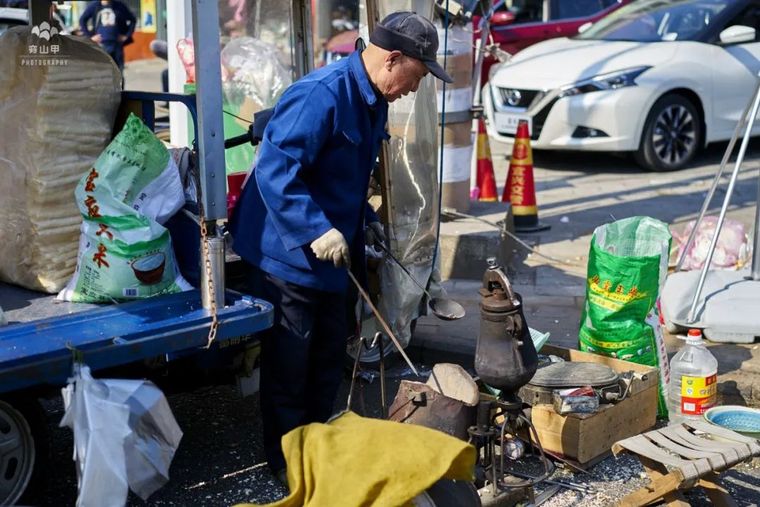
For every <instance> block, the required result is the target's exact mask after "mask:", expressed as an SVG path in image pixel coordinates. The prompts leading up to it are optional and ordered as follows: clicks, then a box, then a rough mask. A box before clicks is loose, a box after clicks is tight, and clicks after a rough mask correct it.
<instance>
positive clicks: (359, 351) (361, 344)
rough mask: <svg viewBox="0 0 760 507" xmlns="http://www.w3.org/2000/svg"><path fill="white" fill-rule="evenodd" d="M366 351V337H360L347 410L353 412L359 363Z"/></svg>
mask: <svg viewBox="0 0 760 507" xmlns="http://www.w3.org/2000/svg"><path fill="white" fill-rule="evenodd" d="M363 350H364V337H363V336H359V347H358V351H357V352H356V359H354V368H353V371H352V372H351V387H350V388H349V389H348V400H346V410H351V398H352V397H353V395H354V384H356V374H357V373H358V370H359V361H360V360H361V358H362V351H363Z"/></svg>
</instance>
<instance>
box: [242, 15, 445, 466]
mask: <svg viewBox="0 0 760 507" xmlns="http://www.w3.org/2000/svg"><path fill="white" fill-rule="evenodd" d="M437 49H438V34H437V31H436V29H435V27H434V26H433V24H432V23H431V22H430V21H429V20H427V19H425V18H423V17H422V16H419V15H417V14H415V13H412V12H396V13H393V14H391V15H389V16H388V17H386V18H385V19H384V20H383V21H382V22H381V23H379V24H378V26H377V27H376V28H375V30H374V31H373V33H372V36H371V37H370V44H369V45H368V46H367V48H366V49H365V50H364V51H362V52H358V51H357V52H354V53H353V54H352V55H351V56H349V57H348V58H344V59H342V60H340V61H338V62H335V63H333V64H330V65H328V66H326V67H322V68H321V69H319V70H317V71H314V72H312V73H311V74H309V75H307V76H305V77H304V78H303V79H301V80H299V81H297V82H295V83H294V84H293V85H291V86H290V87H289V88H288V89H287V90H286V91H285V93H284V94H283V95H282V97H281V98H280V100H279V102H278V103H277V105H276V106H275V109H274V114H273V116H272V118H271V120H270V121H269V124H268V126H267V128H266V130H265V132H264V139H263V140H262V142H261V144H260V145H259V148H258V159H257V162H256V166H255V168H254V169H253V173H252V175H251V177H250V178H249V179H248V182H247V183H246V185H245V187H244V189H243V192H242V195H241V197H240V200H239V201H238V204H237V206H236V207H235V213H234V214H233V217H232V220H231V224H230V226H231V228H230V231H231V233H232V236H233V237H234V246H233V248H234V249H235V251H236V252H237V253H238V254H239V255H240V256H241V257H242V259H243V260H244V261H245V262H246V263H248V264H249V269H250V271H251V284H250V290H251V293H252V294H253V295H256V296H258V297H261V298H262V299H265V300H267V301H269V302H271V303H272V304H273V305H274V308H275V317H274V325H273V327H272V328H271V329H269V330H267V331H266V332H265V333H264V334H263V336H262V339H261V343H262V353H261V413H262V418H263V423H264V448H265V451H266V456H267V461H268V464H269V467H270V468H271V469H272V471H273V473H275V474H276V475H277V476H278V478H280V479H281V480H282V479H283V477H284V470H285V459H284V457H283V452H282V448H281V444H280V441H281V438H282V436H283V435H284V434H285V433H287V432H289V431H290V430H292V429H294V428H296V427H298V426H301V425H304V424H308V423H312V422H325V421H327V419H328V418H329V417H330V416H331V415H332V414H333V405H334V403H335V397H336V395H337V392H338V387H339V385H340V381H341V375H342V372H343V358H344V356H345V351H346V343H347V338H348V337H349V335H351V334H353V330H351V329H349V324H348V322H347V316H346V314H347V312H346V307H347V299H348V297H347V291H348V281H349V280H348V273H347V272H346V269H353V271H354V273H356V277H357V278H358V279H360V280H361V279H365V278H366V277H365V276H364V273H365V258H364V245H365V228H366V235H367V236H370V235H372V236H374V237H375V238H377V239H380V240H382V237H381V236H382V226H381V225H380V223H379V221H378V218H377V216H376V215H375V214H374V212H373V211H372V209H371V208H370V207H369V205H368V204H367V187H368V184H369V179H370V173H371V172H372V169H373V167H374V164H375V160H376V158H377V155H378V151H379V149H380V145H381V143H382V141H383V140H384V139H387V137H388V135H387V133H386V132H385V124H386V120H387V118H388V103H389V102H393V101H394V100H396V99H398V98H400V97H402V96H404V95H406V94H408V93H410V92H415V91H417V87H418V86H419V84H420V81H421V80H422V79H423V78H424V77H425V76H426V75H427V74H428V72H430V73H432V74H433V75H435V76H436V77H438V78H439V79H442V80H444V81H446V82H449V83H451V82H452V80H451V77H450V76H449V75H448V74H446V72H445V71H444V70H443V68H441V66H440V65H438V63H437V62H436V51H437ZM430 197H431V198H432V196H430ZM368 239H369V238H368Z"/></svg>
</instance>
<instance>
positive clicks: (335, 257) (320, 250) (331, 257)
mask: <svg viewBox="0 0 760 507" xmlns="http://www.w3.org/2000/svg"><path fill="white" fill-rule="evenodd" d="M310 246H311V251H312V252H314V255H316V256H317V259H319V260H321V261H332V263H333V264H335V267H336V268H339V267H341V266H346V267H350V265H351V255H350V254H349V251H348V243H346V238H344V237H343V234H341V233H340V231H339V230H338V229H335V228H332V229H330V230H329V231H327V232H326V233H324V234H322V235H321V236H320V237H318V238H317V239H315V240H314V241H312V242H311V245H310Z"/></svg>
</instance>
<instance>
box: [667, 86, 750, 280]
mask: <svg viewBox="0 0 760 507" xmlns="http://www.w3.org/2000/svg"><path fill="white" fill-rule="evenodd" d="M758 86H760V83H758ZM753 102H754V97H750V100H748V101H747V106H746V107H745V108H744V112H743V113H742V116H741V118H740V119H739V122H738V123H737V124H736V128H735V129H734V134H733V135H732V136H731V141H729V143H728V146H727V147H726V151H725V153H723V159H722V160H721V161H720V168H719V169H718V173H717V174H716V175H715V179H714V180H713V182H712V186H711V187H710V190H709V191H708V192H707V197H706V198H705V201H704V203H702V209H701V210H700V211H699V216H698V217H697V220H696V222H694V227H693V228H692V229H691V232H690V233H689V239H687V240H686V246H684V249H683V251H682V252H681V256H680V257H679V258H678V264H676V271H681V267H682V266H683V261H684V260H685V259H686V252H688V251H689V248H691V245H692V244H693V243H694V238H695V237H696V236H697V229H698V228H699V224H701V223H702V220H703V219H704V218H705V213H707V209H708V208H709V207H710V202H712V198H713V195H715V190H717V188H718V184H719V183H720V178H721V176H723V171H724V170H725V168H726V164H727V163H728V159H729V158H731V154H732V153H733V152H734V146H736V140H737V139H738V138H739V134H740V133H741V131H742V129H743V128H744V126H745V124H746V122H747V116H748V115H749V110H750V108H751V107H752V103H753Z"/></svg>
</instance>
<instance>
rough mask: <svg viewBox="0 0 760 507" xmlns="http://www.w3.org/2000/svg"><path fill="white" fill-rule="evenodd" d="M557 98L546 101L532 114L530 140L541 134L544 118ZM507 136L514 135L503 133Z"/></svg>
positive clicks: (512, 135)
mask: <svg viewBox="0 0 760 507" xmlns="http://www.w3.org/2000/svg"><path fill="white" fill-rule="evenodd" d="M557 100H559V99H558V98H556V97H555V98H554V99H552V100H551V101H550V102H549V103H547V104H546V105H545V106H544V107H542V108H541V109H540V110H539V111H538V112H537V113H536V114H535V115H533V126H532V129H531V130H532V131H531V134H530V139H531V140H532V141H535V140H537V139H538V137H539V136H540V135H541V131H542V130H543V129H544V123H546V118H547V117H548V116H549V113H550V112H551V110H552V107H554V104H556V103H557ZM503 135H505V136H507V137H515V135H514V134H503Z"/></svg>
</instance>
